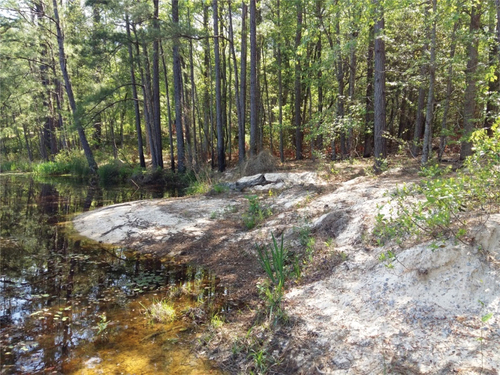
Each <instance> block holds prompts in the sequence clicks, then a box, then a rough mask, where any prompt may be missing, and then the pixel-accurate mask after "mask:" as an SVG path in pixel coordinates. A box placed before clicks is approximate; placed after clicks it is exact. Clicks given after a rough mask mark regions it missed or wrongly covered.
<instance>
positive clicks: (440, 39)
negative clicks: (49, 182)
mask: <svg viewBox="0 0 500 375" xmlns="http://www.w3.org/2000/svg"><path fill="white" fill-rule="evenodd" d="M499 21H500V0H484V1H477V0H441V1H437V0H427V1H414V0H361V1H354V0H290V1H289V0H261V1H256V0H243V1H241V2H231V1H230V0H227V1H217V0H213V1H212V2H210V1H186V0H171V1H160V0H138V1H132V0H86V1H83V0H82V1H74V0H73V1H72V0H35V1H31V0H0V35H1V42H0V148H1V150H0V152H1V164H2V170H5V169H8V167H6V166H7V165H10V164H12V163H13V162H14V161H15V162H17V163H20V162H21V161H22V160H26V162H29V163H32V162H38V161H51V160H57V157H58V155H59V156H60V155H66V156H67V155H84V156H85V160H86V163H87V164H88V167H89V168H90V170H91V171H93V172H95V171H97V169H98V166H99V165H100V164H102V163H104V162H106V161H109V160H110V159H111V158H114V159H120V160H124V161H126V162H127V163H129V164H131V165H140V166H141V167H142V168H146V167H147V166H151V167H152V168H153V169H156V168H170V169H172V170H176V171H179V172H184V171H185V170H188V169H193V168H196V167H197V166H200V165H204V164H210V165H211V166H212V168H218V170H219V171H224V169H225V168H226V165H228V163H233V164H234V163H235V162H238V163H242V162H243V161H245V159H247V158H248V157H251V156H254V155H257V154H258V153H259V152H260V151H263V150H270V151H271V152H272V153H273V154H274V155H276V156H279V157H281V160H282V161H284V160H285V159H302V158H325V159H333V160H335V159H342V158H349V157H356V156H363V157H374V161H375V162H374V164H375V169H380V168H382V166H383V164H384V160H385V158H386V157H387V155H388V154H390V153H396V152H404V153H406V154H407V155H409V156H411V157H419V158H420V160H421V163H422V164H426V163H428V161H429V160H430V158H432V157H436V158H438V159H441V158H442V157H443V155H444V153H445V152H454V153H456V154H457V155H460V159H462V160H463V159H465V158H466V157H467V156H469V155H471V154H472V152H473V149H472V146H471V143H470V139H469V137H470V135H471V134H472V132H473V131H474V130H476V129H478V128H485V129H487V130H488V129H491V127H492V125H493V123H494V122H495V120H496V118H497V117H498V108H499V100H500V95H499V88H500V85H499V67H500V23H499ZM9 163H10V164H9Z"/></svg>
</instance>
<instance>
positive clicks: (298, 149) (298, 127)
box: [295, 0, 303, 160]
mask: <svg viewBox="0 0 500 375" xmlns="http://www.w3.org/2000/svg"><path fill="white" fill-rule="evenodd" d="M301 40H302V2H301V1H300V0H299V1H297V30H296V33H295V50H296V51H298V49H299V47H300V43H301ZM296 58H297V61H296V62H295V158H296V159H297V160H302V158H303V155H302V138H303V130H302V116H301V110H300V104H301V101H302V92H301V89H302V87H301V86H302V82H301V81H302V79H301V78H302V72H301V67H300V56H299V55H298V54H297V56H296Z"/></svg>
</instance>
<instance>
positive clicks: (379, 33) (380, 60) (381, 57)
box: [373, 0, 387, 172]
mask: <svg viewBox="0 0 500 375" xmlns="http://www.w3.org/2000/svg"><path fill="white" fill-rule="evenodd" d="M374 4H375V7H376V12H377V18H376V21H375V29H374V32H375V43H374V49H375V84H374V134H373V136H374V154H375V165H374V169H375V171H376V172H380V171H381V170H382V165H383V161H384V159H385V157H386V155H387V150H386V141H385V138H384V131H385V128H386V112H385V42H384V36H383V33H384V15H383V8H382V5H381V2H380V0H374Z"/></svg>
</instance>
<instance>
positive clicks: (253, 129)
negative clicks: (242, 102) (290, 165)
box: [250, 0, 259, 156]
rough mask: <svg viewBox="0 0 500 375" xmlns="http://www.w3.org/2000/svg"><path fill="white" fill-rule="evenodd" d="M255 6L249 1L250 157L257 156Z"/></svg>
mask: <svg viewBox="0 0 500 375" xmlns="http://www.w3.org/2000/svg"><path fill="white" fill-rule="evenodd" d="M256 8H257V5H256V0H250V156H254V155H256V154H257V137H258V134H257V131H258V122H259V118H258V114H259V112H258V111H259V108H258V96H259V93H258V88H257V20H256V18H257V14H256V13H257V9H256Z"/></svg>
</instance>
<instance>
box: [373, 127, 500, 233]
mask: <svg viewBox="0 0 500 375" xmlns="http://www.w3.org/2000/svg"><path fill="white" fill-rule="evenodd" d="M492 130H493V136H491V137H489V136H488V135H487V134H486V132H485V131H484V130H478V131H476V132H474V133H473V134H472V136H471V140H472V142H473V144H474V154H473V155H472V156H470V157H468V158H467V159H466V160H465V162H464V166H463V168H462V169H460V170H459V171H458V172H457V173H456V175H455V176H452V177H443V176H442V173H440V172H439V173H438V172H437V169H436V168H435V167H433V170H432V171H430V172H429V171H428V173H426V174H427V175H430V176H429V177H432V178H430V179H427V180H424V181H422V182H421V183H419V184H416V185H413V186H406V185H404V186H403V187H402V188H398V189H396V191H395V192H394V193H393V194H392V199H391V202H390V207H391V208H390V209H389V215H384V214H382V213H379V214H378V215H377V217H376V226H375V229H374V232H373V234H374V236H375V238H376V239H377V241H378V242H379V243H384V241H386V240H389V239H395V240H396V241H397V242H399V243H401V242H403V241H404V240H406V239H410V238H415V239H416V238H418V239H419V240H426V239H430V238H433V239H445V238H449V237H454V238H456V239H458V240H460V241H464V242H465V237H466V235H467V228H468V227H469V226H470V220H471V219H473V218H474V217H479V216H480V217H482V218H487V214H489V213H492V212H496V211H498V210H499V205H500V129H499V123H498V122H497V124H496V125H495V126H494V127H493V129H492ZM474 213H476V215H475V216H474Z"/></svg>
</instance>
